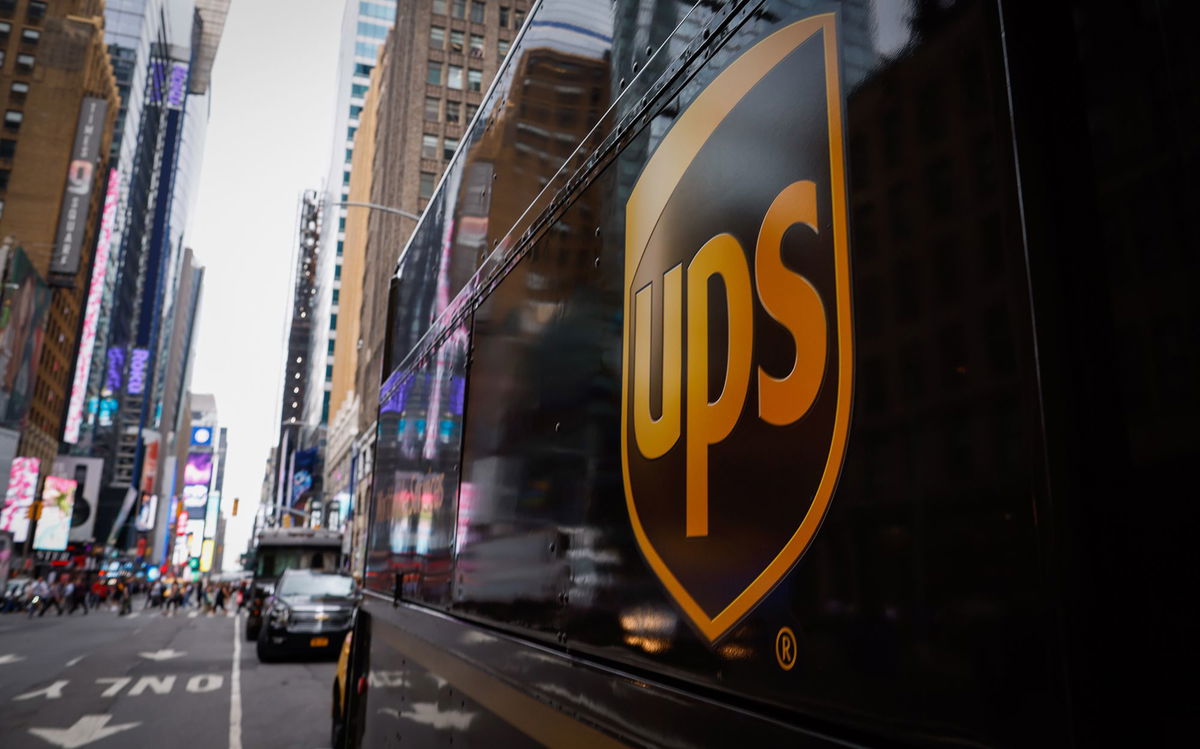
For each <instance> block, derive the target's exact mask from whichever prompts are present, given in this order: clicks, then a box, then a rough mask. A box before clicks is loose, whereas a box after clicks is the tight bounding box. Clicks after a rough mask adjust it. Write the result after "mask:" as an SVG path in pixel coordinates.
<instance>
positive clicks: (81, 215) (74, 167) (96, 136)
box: [50, 96, 108, 276]
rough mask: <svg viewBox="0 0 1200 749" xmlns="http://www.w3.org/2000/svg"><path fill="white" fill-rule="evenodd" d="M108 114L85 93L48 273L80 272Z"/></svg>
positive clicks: (101, 101) (105, 107) (100, 101)
mask: <svg viewBox="0 0 1200 749" xmlns="http://www.w3.org/2000/svg"><path fill="white" fill-rule="evenodd" d="M107 116H108V102H107V101H105V100H104V99H98V98H96V97H93V96H87V97H84V99H83V102H82V103H81V104H80V106H79V123H78V125H77V126H76V128H75V147H74V148H73V149H71V163H70V164H69V165H68V166H67V189H66V192H65V193H64V194H63V202H62V210H61V211H59V217H60V218H59V223H58V241H57V242H55V243H54V255H53V257H52V258H51V261H50V273H51V274H61V275H66V276H74V275H75V274H76V273H77V272H79V255H80V252H79V250H80V248H81V247H82V245H83V238H84V235H85V234H86V233H87V217H88V204H89V202H90V201H91V197H92V183H93V182H94V181H95V180H94V176H93V175H94V174H95V172H96V162H97V160H98V158H99V156H100V141H101V139H102V137H103V135H104V121H105V118H106V117H107Z"/></svg>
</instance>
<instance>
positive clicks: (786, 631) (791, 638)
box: [775, 627, 796, 671]
mask: <svg viewBox="0 0 1200 749" xmlns="http://www.w3.org/2000/svg"><path fill="white" fill-rule="evenodd" d="M775 660H777V661H779V667H780V668H782V669H783V670H784V671H791V670H792V666H794V665H796V633H795V632H793V631H792V628H791V627H781V628H780V630H779V634H777V635H775Z"/></svg>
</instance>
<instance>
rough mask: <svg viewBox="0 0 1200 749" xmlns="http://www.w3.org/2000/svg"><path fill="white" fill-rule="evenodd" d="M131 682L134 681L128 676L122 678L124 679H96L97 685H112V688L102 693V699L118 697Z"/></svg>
mask: <svg viewBox="0 0 1200 749" xmlns="http://www.w3.org/2000/svg"><path fill="white" fill-rule="evenodd" d="M131 681H133V679H132V678H130V677H128V676H122V677H119V678H116V679H114V678H111V677H110V678H104V679H96V683H97V684H112V686H111V687H109V688H108V689H105V690H104V691H103V692H101V693H100V696H101V697H116V696H117V692H120V691H121V690H122V689H124V688H125V685H126V684H128V683H129V682H131Z"/></svg>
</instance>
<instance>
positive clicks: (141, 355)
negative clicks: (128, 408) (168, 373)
mask: <svg viewBox="0 0 1200 749" xmlns="http://www.w3.org/2000/svg"><path fill="white" fill-rule="evenodd" d="M149 364H150V352H149V351H148V350H147V349H144V348H135V349H132V350H131V351H130V352H129V379H128V380H127V381H126V382H125V392H127V393H129V394H130V395H141V394H142V393H144V392H145V391H146V368H147V367H148V366H149Z"/></svg>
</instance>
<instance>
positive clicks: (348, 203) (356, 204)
mask: <svg viewBox="0 0 1200 749" xmlns="http://www.w3.org/2000/svg"><path fill="white" fill-rule="evenodd" d="M330 205H331V206H342V207H346V208H374V209H375V210H377V211H384V212H385V213H394V214H396V215H397V216H403V217H404V218H411V219H412V220H413V221H420V220H421V217H420V216H418V215H417V214H415V213H409V212H408V211H402V210H400V209H399V208H392V207H391V206H388V205H379V204H378V203H363V202H360V201H357V200H340V201H338V202H336V203H330Z"/></svg>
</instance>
